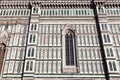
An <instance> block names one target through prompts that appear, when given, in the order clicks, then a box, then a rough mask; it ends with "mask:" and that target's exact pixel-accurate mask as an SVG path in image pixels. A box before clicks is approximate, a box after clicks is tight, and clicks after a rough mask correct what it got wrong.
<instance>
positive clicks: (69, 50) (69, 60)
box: [65, 33, 74, 65]
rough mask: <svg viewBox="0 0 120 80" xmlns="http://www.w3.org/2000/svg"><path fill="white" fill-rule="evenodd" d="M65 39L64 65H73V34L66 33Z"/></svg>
mask: <svg viewBox="0 0 120 80" xmlns="http://www.w3.org/2000/svg"><path fill="white" fill-rule="evenodd" d="M65 41H66V65H74V49H73V35H72V34H71V33H68V34H66V35H65Z"/></svg>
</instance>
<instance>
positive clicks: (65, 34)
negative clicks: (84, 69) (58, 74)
mask: <svg viewBox="0 0 120 80" xmlns="http://www.w3.org/2000/svg"><path fill="white" fill-rule="evenodd" d="M62 40H63V41H62V42H63V45H62V48H63V51H62V52H63V72H72V73H73V72H77V65H76V61H77V59H76V43H75V32H74V29H73V28H72V27H71V26H70V25H67V27H65V29H63V31H62Z"/></svg>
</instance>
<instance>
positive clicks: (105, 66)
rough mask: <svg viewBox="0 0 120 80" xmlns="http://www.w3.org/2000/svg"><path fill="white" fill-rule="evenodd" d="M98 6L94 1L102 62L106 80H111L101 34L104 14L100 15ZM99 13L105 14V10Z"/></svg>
mask: <svg viewBox="0 0 120 80" xmlns="http://www.w3.org/2000/svg"><path fill="white" fill-rule="evenodd" d="M98 6H99V5H97V4H96V3H95V1H94V0H92V7H93V9H94V15H95V22H96V27H97V32H98V38H99V44H100V51H101V57H102V61H103V68H104V73H105V78H106V80H109V73H108V66H107V61H106V56H105V51H104V45H103V44H104V42H103V39H102V32H101V29H100V18H101V17H102V14H99V13H98ZM100 8H102V7H100ZM99 11H100V12H103V13H104V11H103V8H102V9H100V10H99ZM100 16H101V17H100ZM102 18H103V17H102Z"/></svg>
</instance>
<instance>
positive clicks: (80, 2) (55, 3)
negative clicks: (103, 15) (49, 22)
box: [0, 0, 120, 8]
mask: <svg viewBox="0 0 120 80" xmlns="http://www.w3.org/2000/svg"><path fill="white" fill-rule="evenodd" d="M93 2H94V3H95V4H96V5H97V6H105V7H118V6H120V0H1V1H0V8H29V7H30V6H37V7H41V8H59V7H62V8H63V7H65V8H66V6H67V7H68V8H74V6H75V8H77V7H78V8H87V7H90V6H91V5H92V3H93Z"/></svg>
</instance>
